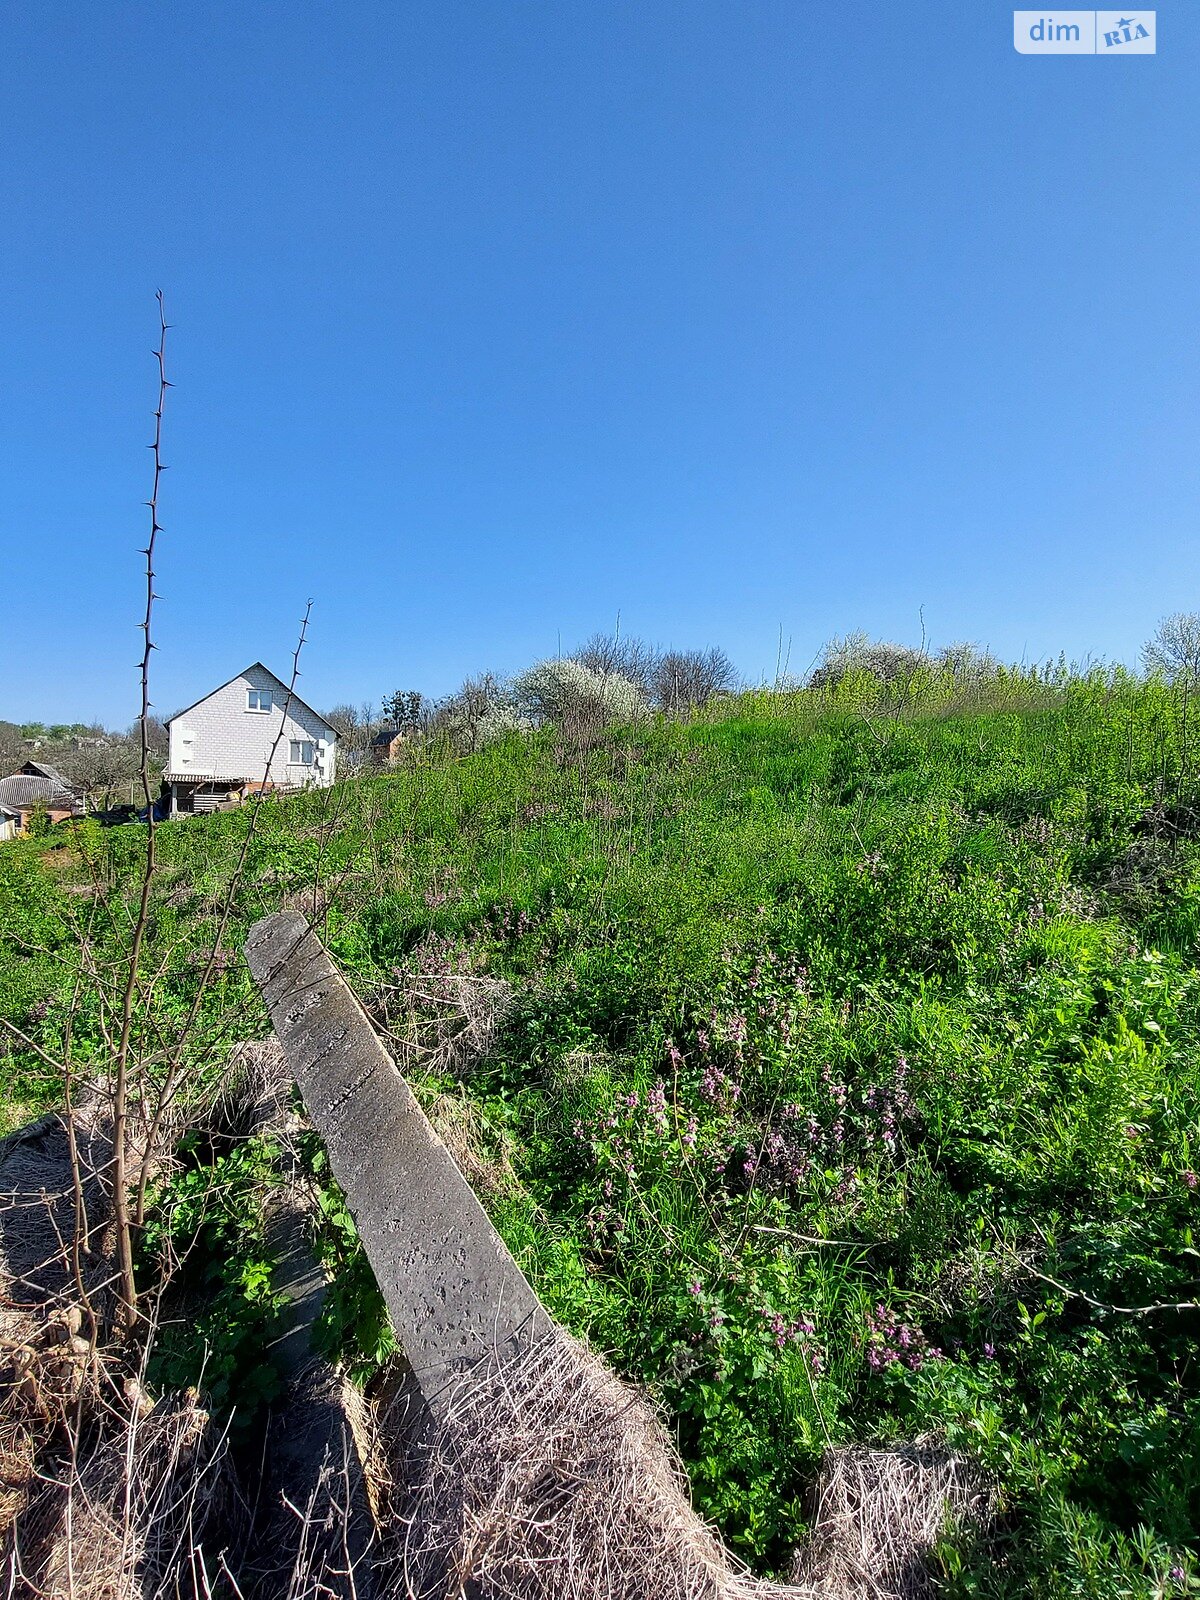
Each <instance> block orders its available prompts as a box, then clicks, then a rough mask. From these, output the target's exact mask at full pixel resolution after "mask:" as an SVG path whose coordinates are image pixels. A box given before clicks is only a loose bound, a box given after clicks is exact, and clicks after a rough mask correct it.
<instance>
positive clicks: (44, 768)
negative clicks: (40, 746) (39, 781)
mask: <svg viewBox="0 0 1200 1600" xmlns="http://www.w3.org/2000/svg"><path fill="white" fill-rule="evenodd" d="M21 772H22V773H24V774H27V775H28V776H29V777H31V778H49V779H50V781H51V782H52V783H57V784H58V785H59V787H60V788H62V789H70V787H71V783H70V779H69V778H68V777H67V776H66V774H65V773H62V772H60V771H59V770H58V768H57V767H52V766H50V765H49V764H48V763H47V762H45V761H27V762H26V763H25V765H24V766H23V767H22V768H21Z"/></svg>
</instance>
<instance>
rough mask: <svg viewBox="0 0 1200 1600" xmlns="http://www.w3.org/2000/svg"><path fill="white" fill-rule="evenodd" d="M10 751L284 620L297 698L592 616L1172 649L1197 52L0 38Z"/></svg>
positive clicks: (638, 34) (1185, 476) (1199, 87)
mask: <svg viewBox="0 0 1200 1600" xmlns="http://www.w3.org/2000/svg"><path fill="white" fill-rule="evenodd" d="M0 19H2V37H0V169H2V174H0V176H2V200H0V236H2V238H3V250H2V251H0V285H2V290H3V317H2V319H0V414H2V416H0V451H2V469H0V546H2V549H3V557H2V560H0V650H2V662H3V665H2V667H0V716H7V717H12V718H19V719H27V718H34V717H40V718H44V719H46V720H50V719H60V718H61V719H68V718H71V719H73V718H75V717H77V716H78V717H83V718H92V717H99V718H102V719H105V720H109V721H113V722H118V723H122V722H125V721H128V720H129V718H130V717H131V716H132V715H133V712H134V709H135V691H136V682H135V672H134V663H135V660H136V657H137V652H138V636H137V633H136V622H137V620H138V615H139V603H140V602H139V576H138V556H137V554H136V550H137V546H138V545H139V544H141V543H142V542H143V536H144V532H145V522H144V513H143V512H142V510H141V509H140V505H139V503H140V502H141V501H142V500H143V499H144V498H145V496H146V493H147V490H148V473H149V465H150V458H149V452H148V451H147V450H146V449H145V444H146V441H147V440H148V439H149V437H150V433H149V427H150V411H151V409H152V403H153V395H154V388H153V370H152V362H151V359H150V350H151V346H152V344H153V343H154V331H155V312H154V302H153V294H154V290H155V289H156V288H157V287H159V286H160V285H161V287H162V288H163V289H164V291H165V292H166V294H167V297H168V309H169V314H170V316H171V319H172V321H173V322H174V323H175V324H176V327H175V330H174V332H173V334H172V335H171V341H172V342H171V349H170V369H171V375H172V377H173V379H174V381H175V383H176V385H177V387H176V388H175V390H174V391H173V393H172V395H171V397H170V411H169V414H168V418H167V422H166V436H167V451H166V459H167V460H168V461H169V462H170V464H171V471H170V472H169V473H168V475H167V478H166V481H165V485H164V494H163V510H162V520H163V522H164V524H165V528H166V532H165V534H164V536H163V542H162V552H161V562H160V582H159V588H160V590H161V592H162V596H163V599H162V603H161V607H160V610H159V615H158V624H157V634H158V639H159V643H160V646H161V651H160V654H159V656H158V657H157V660H156V672H157V678H156V688H155V699H156V701H157V703H158V704H159V705H160V707H162V708H163V709H170V708H172V707H174V706H177V705H179V704H182V703H184V702H186V701H188V700H190V699H193V698H194V697H195V696H196V695H198V694H200V693H202V692H204V691H205V690H207V689H208V688H209V687H211V686H212V685H213V684H215V683H217V682H219V681H221V680H223V679H224V678H226V677H228V676H229V675H230V674H232V673H233V672H235V671H237V670H239V669H240V668H241V667H242V666H243V665H245V664H246V663H247V662H248V661H250V660H252V659H254V658H256V657H261V658H263V659H264V660H265V661H267V662H268V664H271V665H274V666H275V668H276V670H280V671H282V670H284V668H285V665H286V662H287V659H288V654H289V651H290V649H291V644H292V640H293V637H294V634H295V628H296V622H297V619H298V618H299V616H300V613H301V611H302V609H303V606H304V602H305V600H306V599H308V598H309V597H310V596H311V597H312V599H313V601H314V613H313V625H312V635H311V645H310V649H309V655H308V659H307V662H306V672H305V676H304V679H303V682H302V690H303V692H304V694H305V696H306V698H308V699H311V700H313V701H314V702H315V703H317V704H318V705H328V704H330V703H332V702H336V701H339V700H343V699H353V700H358V699H362V698H364V697H368V698H372V699H377V698H378V697H379V696H380V695H381V694H382V693H384V692H385V691H387V690H390V689H392V688H395V687H410V686H411V687H419V688H422V689H425V690H426V691H428V692H439V691H444V690H446V689H448V688H450V687H452V686H453V685H454V684H455V683H456V682H457V681H458V680H459V679H460V678H461V677H462V676H463V674H464V673H466V672H468V671H472V670H477V669H481V668H488V667H491V668H496V669H499V670H506V669H515V668H518V667H521V666H523V665H525V664H526V663H528V662H529V661H530V660H531V659H533V658H535V657H537V656H538V655H544V654H547V653H552V652H553V651H554V650H555V649H556V646H557V644H558V641H559V640H560V638H561V641H562V643H563V645H564V646H565V645H568V644H571V643H574V642H576V641H577V640H578V639H579V638H580V637H582V636H583V635H585V634H587V633H588V632H590V631H591V630H593V629H595V628H599V627H611V626H612V624H613V621H614V618H615V617H616V614H617V613H618V611H619V612H620V615H621V626H622V628H623V630H624V631H625V632H628V633H643V634H645V635H647V636H650V637H653V638H656V639H660V640H662V641H665V642H675V643H677V644H683V645H687V644H709V643H719V644H722V645H724V646H725V648H726V649H727V650H728V651H729V652H730V654H731V655H733V656H734V658H735V659H736V661H737V663H738V665H739V666H740V667H741V668H742V670H743V671H744V672H745V673H746V674H747V675H748V676H751V677H758V676H760V675H763V674H772V673H773V672H774V669H775V661H776V649H777V641H778V638H779V634H780V630H781V629H782V633H783V636H784V638H785V640H790V641H791V661H792V665H793V667H803V666H805V665H806V664H807V663H808V661H809V659H810V658H811V657H812V655H813V653H814V652H815V651H816V649H817V648H818V646H819V644H820V642H821V640H822V639H824V638H825V637H827V636H828V635H829V634H830V633H833V632H844V631H846V630H849V629H852V628H856V627H863V628H866V629H868V630H870V631H871V632H874V633H879V634H883V635H888V636H894V637H900V638H905V639H909V640H913V639H916V638H918V637H919V635H920V627H921V624H920V620H919V613H920V611H921V609H922V608H923V610H924V617H925V624H926V628H927V630H928V633H929V636H930V638H931V639H932V641H933V642H935V643H937V642H947V641H949V640H951V639H957V638H971V639H976V640H979V641H982V642H985V643H989V644H991V645H992V646H993V647H994V648H996V649H997V650H999V651H1000V652H1001V653H1002V654H1004V655H1006V656H1009V657H1014V658H1015V657H1019V656H1021V655H1022V654H1025V655H1027V656H1030V657H1037V658H1040V657H1044V656H1046V655H1049V654H1056V653H1057V652H1058V651H1059V650H1060V649H1063V650H1066V651H1067V653H1068V654H1069V655H1075V656H1080V655H1083V654H1085V653H1089V652H1090V653H1092V654H1094V655H1099V656H1104V657H1109V658H1118V659H1125V660H1130V661H1132V660H1134V659H1135V658H1136V654H1137V649H1138V646H1139V644H1140V642H1141V640H1142V639H1143V638H1144V637H1145V636H1146V635H1147V633H1149V632H1150V631H1151V630H1152V629H1153V627H1154V625H1155V623H1156V621H1157V619H1158V618H1159V617H1160V616H1161V615H1162V614H1163V613H1164V612H1167V611H1171V610H1178V609H1200V583H1198V581H1197V580H1198V576H1200V573H1198V566H1200V562H1198V548H1200V547H1198V544H1197V537H1196V535H1197V506H1198V494H1197V491H1198V488H1200V428H1198V426H1197V424H1198V422H1200V415H1198V413H1200V393H1198V388H1197V366H1198V342H1197V334H1198V332H1200V305H1198V299H1200V206H1198V204H1197V200H1198V195H1197V186H1198V182H1200V178H1198V175H1200V115H1198V112H1197V105H1198V91H1200V73H1198V67H1200V9H1198V8H1197V6H1196V5H1195V4H1185V3H1183V0H1168V3H1167V4H1165V5H1162V6H1160V7H1159V11H1158V23H1159V36H1160V42H1159V54H1158V55H1157V56H1154V57H1142V58H1138V59H1134V60H1128V59H1126V60H1120V61H1117V60H1106V59H1095V58H1078V57H1055V58H1035V57H1024V56H1019V55H1017V54H1016V53H1015V52H1014V50H1013V48H1012V19H1011V8H1010V7H1005V6H1001V5H998V4H996V3H994V0H926V3H925V4H924V5H922V6H920V7H915V8H914V7H910V6H900V5H889V6H883V5H878V4H859V5H852V6H837V7H834V6H811V7H810V6H802V5H797V4H796V3H795V0H786V3H784V0H780V3H776V0H546V3H539V4H534V3H527V0H469V3H462V4H456V5H436V4H434V5H430V4H427V3H422V4H420V5H418V4H410V3H408V0H391V3H389V4H378V5H375V4H364V3H361V0H346V3H343V4H339V5H336V6H335V5H332V4H312V3H297V0H288V3H287V4H282V3H278V0H255V3H253V4H250V5H246V4H245V3H243V0H239V3H238V4H236V5H235V4H226V3H216V0H196V3H192V4H187V5H163V4H161V3H156V4H154V5H151V4H148V3H145V0H120V3H116V0H101V3H100V4H97V5H82V4H79V3H77V0H57V3H48V0H36V3H34V4H29V3H27V0H21V3H14V0H3V4H2V5H0Z"/></svg>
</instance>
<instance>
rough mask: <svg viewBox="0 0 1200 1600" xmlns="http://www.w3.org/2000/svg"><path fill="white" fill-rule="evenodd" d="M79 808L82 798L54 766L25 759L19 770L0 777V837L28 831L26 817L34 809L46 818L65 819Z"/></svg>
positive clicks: (81, 804) (51, 820)
mask: <svg viewBox="0 0 1200 1600" xmlns="http://www.w3.org/2000/svg"><path fill="white" fill-rule="evenodd" d="M82 810H83V802H82V800H81V799H80V798H79V796H78V795H77V794H76V793H75V791H74V790H73V789H72V788H71V786H70V784H69V783H68V782H67V780H66V778H64V777H63V775H62V773H61V772H59V771H58V770H57V769H56V768H54V767H47V766H43V765H42V764H41V763H40V762H36V761H27V762H26V763H25V765H24V766H23V767H22V768H21V770H20V772H14V773H13V774H12V775H11V776H10V777H7V778H0V840H2V839H19V838H20V837H21V836H22V834H26V833H28V832H29V823H30V819H31V818H32V817H34V816H35V815H36V814H38V813H44V814H45V816H46V817H47V818H48V820H49V821H50V822H65V821H66V819H67V818H68V817H77V816H79V815H80V813H81V812H82Z"/></svg>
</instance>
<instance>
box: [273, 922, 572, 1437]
mask: <svg viewBox="0 0 1200 1600" xmlns="http://www.w3.org/2000/svg"><path fill="white" fill-rule="evenodd" d="M246 958H247V960H248V961H249V963H250V970H251V972H252V973H253V975H254V978H255V980H256V982H257V983H258V986H259V988H260V989H261V990H262V993H263V997H264V999H265V1000H266V1002H267V1008H268V1010H269V1011H270V1014H271V1021H272V1022H273V1023H274V1026H275V1033H276V1035H277V1037H278V1039H279V1042H280V1044H281V1045H282V1047H283V1052H284V1055H285V1056H286V1058H287V1062H288V1066H289V1068H290V1069H291V1071H292V1073H293V1074H294V1076H295V1079H296V1082H297V1083H298V1084H299V1086H300V1092H301V1094H302V1095H303V1096H304V1103H305V1106H306V1107H307V1109H308V1114H309V1116H310V1117H311V1118H312V1121H313V1124H314V1126H315V1127H316V1128H317V1130H318V1131H319V1132H320V1134H321V1136H322V1137H323V1138H324V1140H325V1147H326V1149H327V1151H328V1153H329V1164H330V1168H331V1169H332V1171H333V1175H334V1177H335V1178H336V1179H337V1181H338V1183H339V1184H340V1185H341V1186H342V1188H343V1189H344V1190H345V1193H346V1198H347V1200H348V1202H349V1205H350V1209H351V1211H352V1212H353V1214H354V1218H355V1221H356V1223H357V1225H358V1230H359V1233H360V1234H361V1235H362V1240H363V1244H364V1246H365V1248H366V1252H367V1256H368V1258H369V1259H370V1262H371V1266H372V1267H373V1269H374V1271H375V1277H376V1279H377V1280H378V1283H379V1287H380V1289H381V1290H382V1292H383V1297H384V1299H385V1301H386V1302H387V1308H388V1311H389V1312H390V1314H391V1317H392V1321H393V1323H394V1325H395V1328H396V1333H397V1335H398V1337H399V1339H400V1343H401V1345H402V1347H403V1349H404V1353H405V1355H406V1356H407V1358H408V1361H409V1363H410V1365H411V1367H412V1369H413V1376H414V1378H415V1380H416V1383H417V1385H418V1387H419V1389H420V1392H421V1395H422V1397H423V1399H424V1400H425V1402H426V1403H427V1404H428V1405H429V1407H430V1409H431V1411H433V1412H434V1414H437V1412H438V1411H439V1410H440V1409H441V1401H442V1400H443V1398H444V1397H445V1395H446V1393H447V1390H448V1386H450V1385H451V1384H452V1382H453V1379H454V1377H455V1376H456V1374H458V1373H461V1372H463V1371H466V1370H468V1369H469V1368H470V1367H472V1366H473V1365H474V1364H475V1363H477V1362H479V1361H481V1360H483V1359H485V1358H487V1357H491V1356H498V1357H499V1358H500V1359H501V1360H502V1361H507V1360H509V1359H511V1358H513V1357H515V1356H518V1355H519V1354H520V1352H521V1350H522V1349H524V1348H527V1347H528V1345H529V1344H530V1343H531V1342H533V1341H535V1340H539V1339H541V1338H543V1337H546V1336H548V1335H549V1334H551V1333H552V1332H553V1331H554V1324H553V1322H552V1320H551V1318H550V1315H549V1313H548V1312H547V1311H546V1310H545V1309H544V1307H543V1306H542V1304H541V1302H540V1301H539V1300H538V1298H537V1296H536V1295H535V1294H534V1292H533V1290H532V1289H531V1288H530V1286H529V1284H528V1282H527V1281H526V1279H525V1277H524V1274H523V1273H522V1272H521V1270H520V1268H519V1267H518V1266H517V1264H516V1262H515V1261H514V1260H513V1258H512V1256H511V1255H510V1254H509V1252H508V1250H507V1248H506V1246H505V1244H504V1241H503V1240H502V1239H501V1238H500V1235H499V1234H498V1233H497V1232H496V1230H495V1229H494V1228H493V1227H492V1225H491V1223H490V1222H489V1221H488V1219H487V1216H486V1215H485V1213H484V1210H483V1207H482V1206H481V1205H480V1203H479V1201H478V1199H477V1198H476V1196H475V1193H474V1191H473V1190H472V1189H471V1186H470V1185H469V1184H468V1183H467V1182H466V1180H465V1179H464V1178H463V1176H462V1174H461V1173H460V1172H459V1170H458V1168H457V1167H456V1166H455V1164H454V1161H453V1160H452V1158H451V1156H450V1153H449V1151H448V1150H447V1149H446V1147H445V1145H444V1144H443V1143H442V1141H441V1140H440V1139H439V1138H438V1136H437V1134H436V1133H435V1132H434V1131H433V1129H432V1127H431V1126H430V1124H429V1122H428V1120H427V1119H426V1117H425V1114H424V1112H423V1111H422V1110H421V1108H420V1106H419V1105H418V1104H417V1102H416V1099H415V1098H414V1096H413V1093H412V1090H411V1089H410V1088H409V1087H408V1085H407V1083H405V1081H404V1079H403V1077H402V1076H401V1075H400V1072H399V1070H398V1069H397V1067H396V1065H395V1063H394V1062H393V1061H392V1059H391V1057H390V1056H389V1055H388V1054H387V1052H386V1051H385V1050H384V1048H383V1046H382V1044H381V1043H380V1042H379V1039H378V1037H377V1036H376V1034H375V1030H374V1029H373V1028H372V1027H371V1024H370V1022H369V1021H368V1020H367V1017H366V1016H365V1014H364V1012H363V1010H362V1007H361V1006H360V1005H359V1004H358V1001H357V1000H356V999H355V998H354V995H353V994H352V993H351V991H350V989H349V987H348V986H347V984H346V982H345V980H344V979H343V978H342V976H341V974H340V973H339V972H338V970H337V968H336V967H335V966H334V964H333V961H332V960H331V959H330V956H329V953H328V952H327V951H326V949H325V947H324V946H323V945H322V943H321V941H320V940H319V939H318V938H317V936H316V935H315V934H314V933H313V932H312V931H311V930H310V929H309V926H308V923H307V922H306V920H305V919H304V917H302V916H301V915H300V914H299V913H298V912H290V911H281V912H278V913H276V914H275V915H274V916H270V917H264V918H263V920H262V921H261V922H258V923H256V924H255V926H254V927H253V928H252V929H251V930H250V936H249V938H248V939H247V941H246Z"/></svg>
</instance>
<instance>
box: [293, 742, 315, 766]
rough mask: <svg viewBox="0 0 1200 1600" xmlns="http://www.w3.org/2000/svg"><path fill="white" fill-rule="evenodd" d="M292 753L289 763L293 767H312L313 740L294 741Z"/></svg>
mask: <svg viewBox="0 0 1200 1600" xmlns="http://www.w3.org/2000/svg"><path fill="white" fill-rule="evenodd" d="M291 745H292V752H291V755H290V756H289V757H288V762H289V764H290V765H291V766H293V767H311V766H312V764H313V744H312V740H311V739H293V740H292V741H291Z"/></svg>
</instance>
